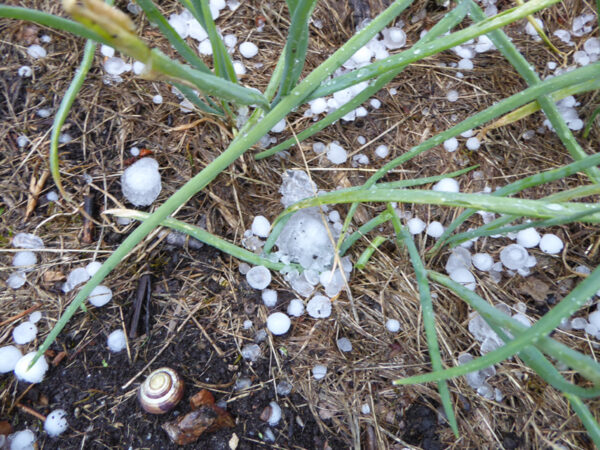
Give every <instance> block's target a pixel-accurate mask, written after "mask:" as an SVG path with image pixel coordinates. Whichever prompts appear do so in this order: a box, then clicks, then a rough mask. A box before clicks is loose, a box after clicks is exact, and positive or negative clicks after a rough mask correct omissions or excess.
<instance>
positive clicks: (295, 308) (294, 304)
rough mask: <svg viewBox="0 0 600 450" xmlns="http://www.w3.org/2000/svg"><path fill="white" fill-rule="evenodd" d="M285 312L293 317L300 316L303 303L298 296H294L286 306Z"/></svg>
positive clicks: (302, 312) (302, 311) (302, 310)
mask: <svg viewBox="0 0 600 450" xmlns="http://www.w3.org/2000/svg"><path fill="white" fill-rule="evenodd" d="M287 313H288V314H289V315H290V316H293V317H300V316H301V315H302V314H304V303H303V302H302V300H300V299H299V298H295V299H293V300H292V301H290V304H289V305H288V308H287Z"/></svg>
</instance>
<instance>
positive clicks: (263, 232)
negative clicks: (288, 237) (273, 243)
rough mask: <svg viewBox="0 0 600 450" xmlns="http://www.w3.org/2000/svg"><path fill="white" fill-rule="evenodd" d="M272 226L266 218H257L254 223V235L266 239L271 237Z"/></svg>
mask: <svg viewBox="0 0 600 450" xmlns="http://www.w3.org/2000/svg"><path fill="white" fill-rule="evenodd" d="M270 230H271V224H270V223H269V221H268V220H267V218H266V217H265V216H256V217H255V218H254V220H253V221H252V233H254V235H255V236H258V237H262V238H266V237H268V236H269V231H270Z"/></svg>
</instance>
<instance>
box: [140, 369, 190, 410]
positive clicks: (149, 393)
mask: <svg viewBox="0 0 600 450" xmlns="http://www.w3.org/2000/svg"><path fill="white" fill-rule="evenodd" d="M183 390H184V384H183V380H182V379H181V377H180V376H179V375H178V374H177V372H175V371H174V370H173V369H170V368H169V367H161V368H160V369H156V370H155V371H154V372H152V373H151V374H150V375H148V378H146V380H145V381H144V382H143V383H142V384H141V385H140V389H139V391H138V399H139V401H140V405H141V406H142V408H143V409H144V411H146V412H149V413H150V414H164V413H167V412H169V411H170V410H172V409H173V408H174V407H175V406H176V405H177V403H179V401H180V400H181V399H182V397H183Z"/></svg>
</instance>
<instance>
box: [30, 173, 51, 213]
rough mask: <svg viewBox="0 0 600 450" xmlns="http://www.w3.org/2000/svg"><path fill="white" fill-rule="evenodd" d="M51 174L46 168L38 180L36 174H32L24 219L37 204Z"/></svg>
mask: <svg viewBox="0 0 600 450" xmlns="http://www.w3.org/2000/svg"><path fill="white" fill-rule="evenodd" d="M49 176H50V172H49V171H48V170H44V171H43V172H42V174H41V175H40V179H39V180H36V179H35V175H32V176H31V182H30V183H29V198H28V199H27V208H26V209H25V217H24V218H23V221H26V220H27V219H28V218H29V216H30V215H31V213H32V212H33V210H34V209H35V207H36V205H37V200H38V198H39V196H40V193H41V192H42V189H43V188H44V184H46V180H47V179H48V177H49Z"/></svg>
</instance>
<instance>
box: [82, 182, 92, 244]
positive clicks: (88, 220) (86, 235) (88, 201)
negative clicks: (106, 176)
mask: <svg viewBox="0 0 600 450" xmlns="http://www.w3.org/2000/svg"><path fill="white" fill-rule="evenodd" d="M83 212H84V214H83V237H82V238H81V240H82V241H83V242H84V243H86V244H91V243H92V242H94V222H93V217H94V193H93V192H91V193H89V194H88V195H86V196H85V197H84V198H83Z"/></svg>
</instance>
